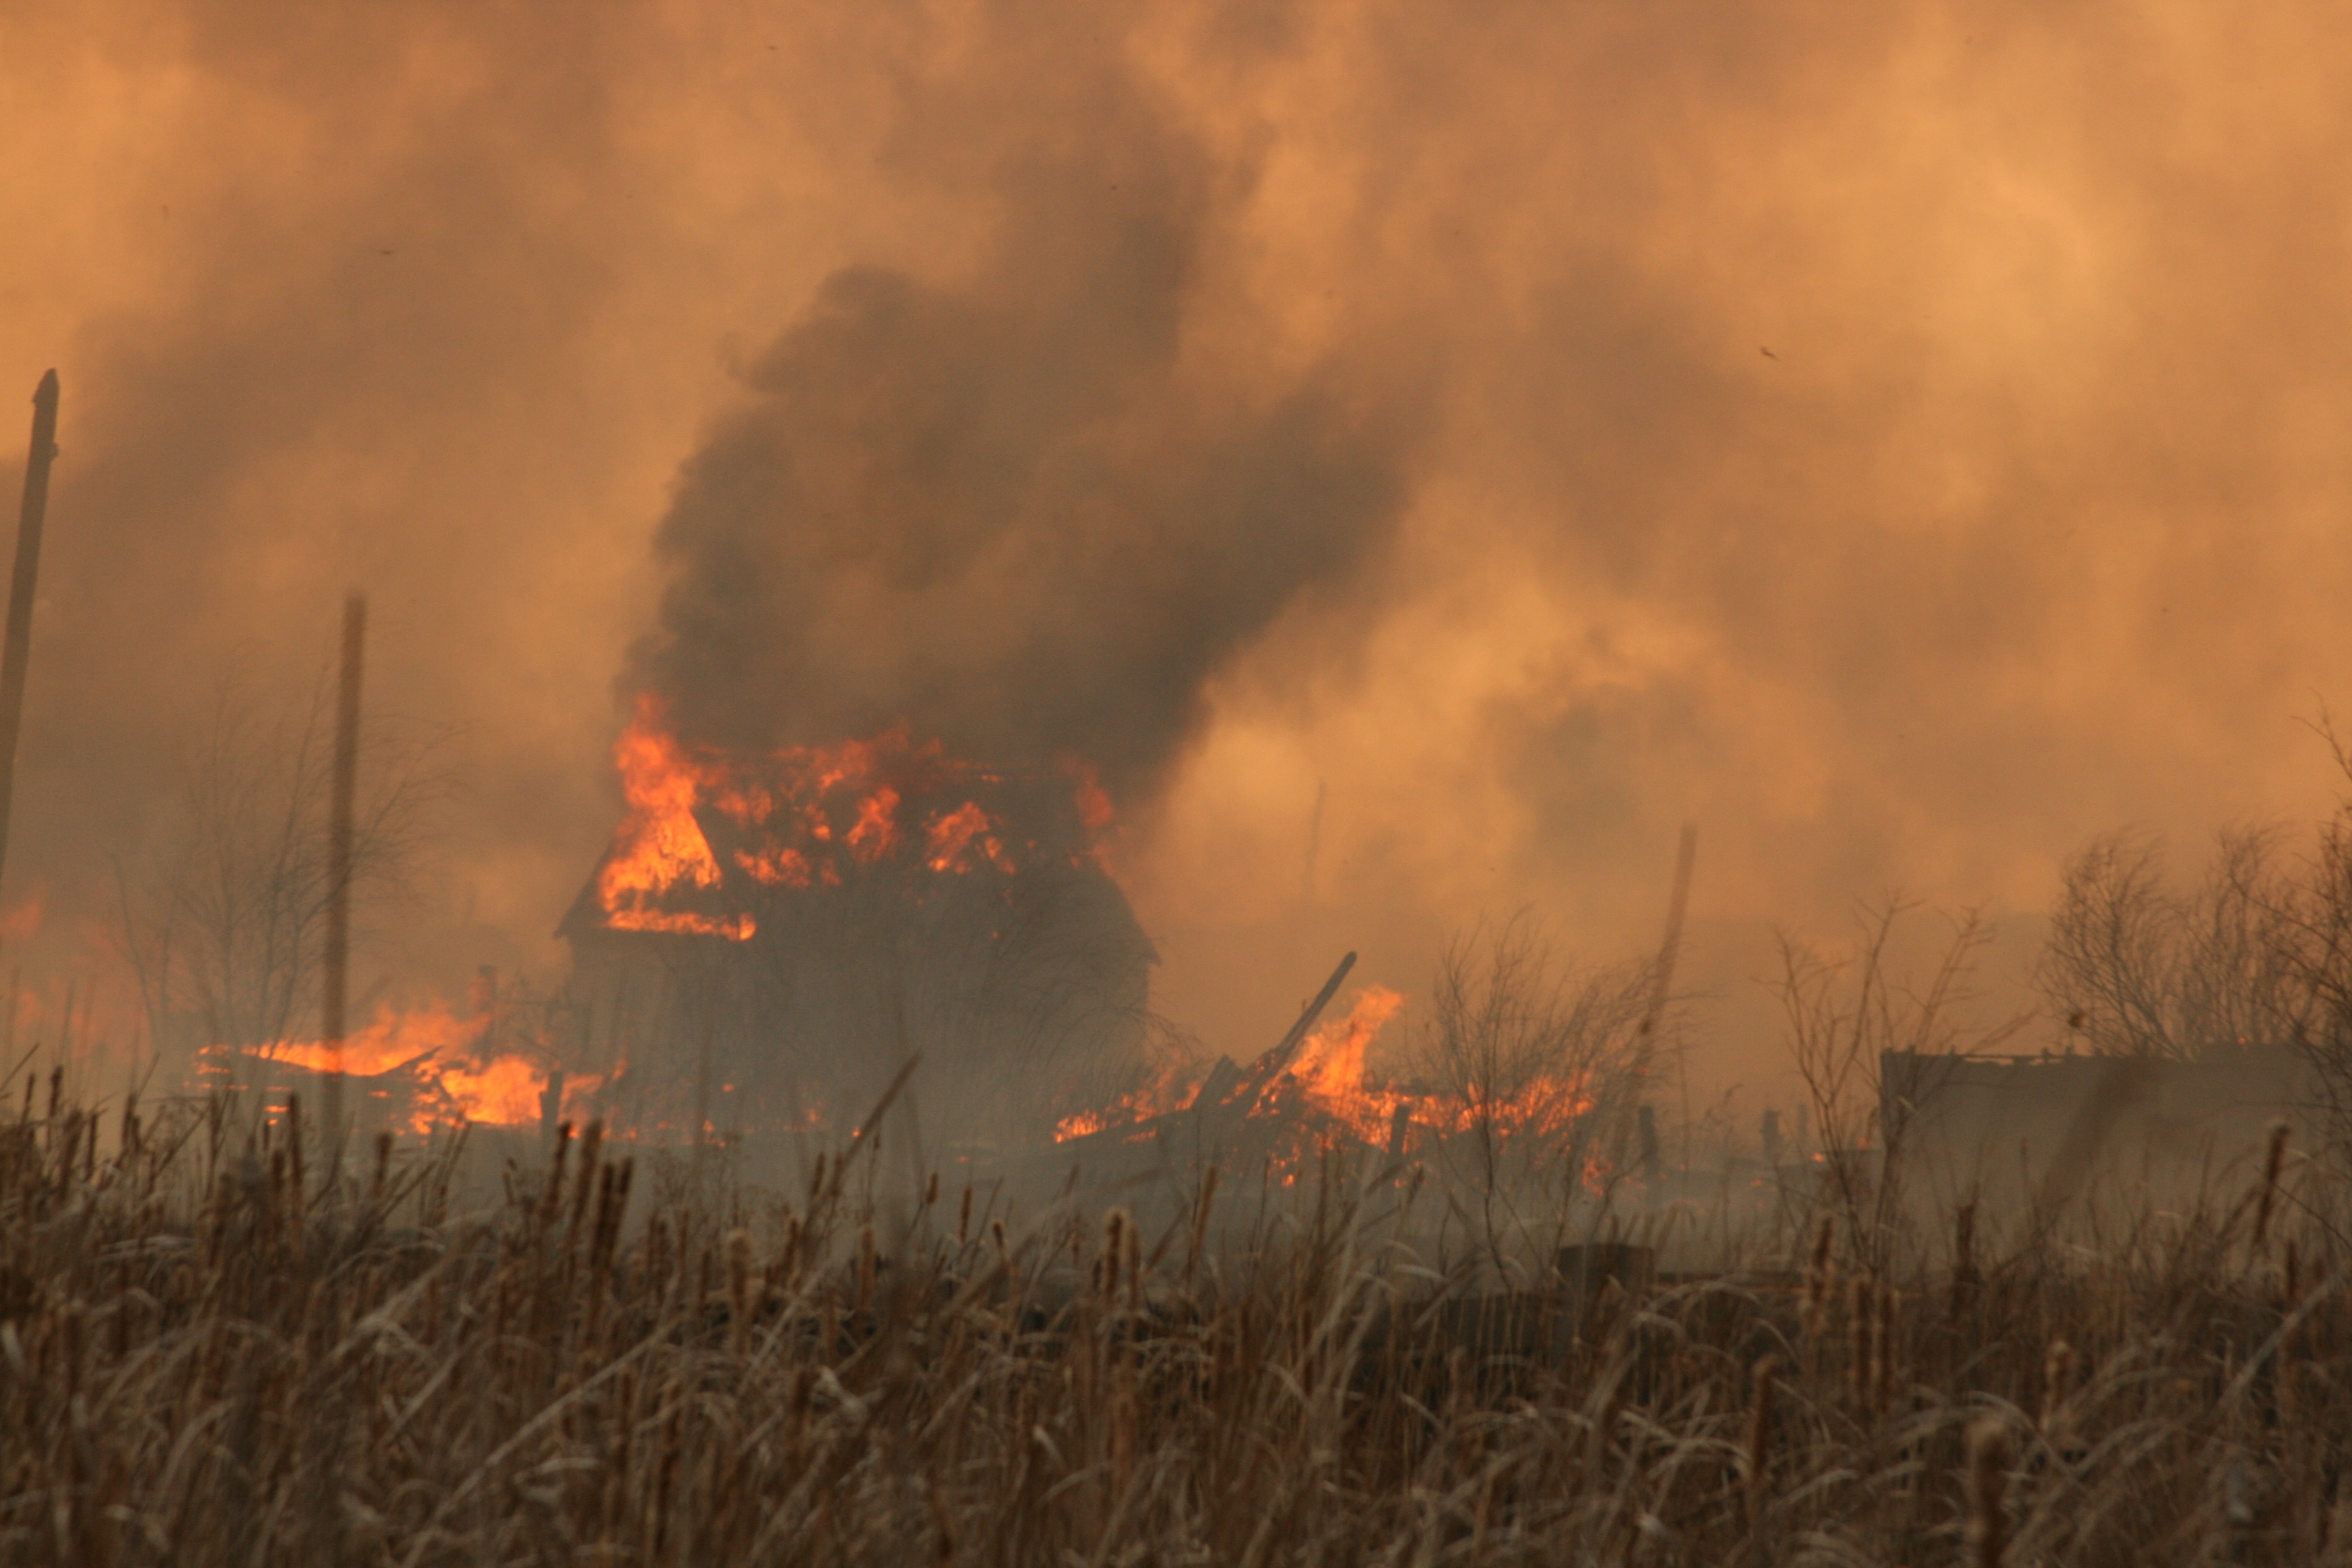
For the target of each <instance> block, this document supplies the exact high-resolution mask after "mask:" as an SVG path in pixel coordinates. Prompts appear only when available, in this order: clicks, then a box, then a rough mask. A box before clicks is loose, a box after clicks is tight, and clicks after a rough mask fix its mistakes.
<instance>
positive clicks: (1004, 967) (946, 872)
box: [558, 700, 1155, 1143]
mask: <svg viewBox="0 0 2352 1568" xmlns="http://www.w3.org/2000/svg"><path fill="white" fill-rule="evenodd" d="M616 757H617V760H618V763H619V766H620V773H621V781H622V787H623V792H624V795H625V799H626V802H627V816H625V819H624V821H623V823H622V825H621V826H620V828H619V829H618V831H617V832H616V833H615V835H614V840H613V843H612V845H611V847H610V848H609V849H608V850H607V851H606V853H605V855H604V858H603V860H602V861H601V862H600V863H599V864H598V866H597V868H596V869H595V872H594V874H593V876H592V877H591V878H590V879H589V881H588V885H587V886H586V887H585V888H584V889H583V890H582V892H581V894H580V897H579V899H578V900H577V901H576V902H575V903H574V904H573V906H572V910H571V911H570V913H569V914H567V915H566V916H565V918H564V920H563V921H562V925H561V926H560V927H559V928H558V933H559V934H560V935H562V937H564V938H565V939H566V940H567V941H568V942H569V943H570V945H571V949H572V963H573V978H572V995H573V997H574V999H575V1003H576V1004H577V1005H579V1007H580V1009H581V1016H582V1020H583V1023H582V1034H583V1038H582V1040H581V1041H580V1042H579V1044H578V1047H577V1048H576V1049H575V1051H574V1053H573V1055H574V1059H575V1060H580V1061H582V1062H583V1066H585V1067H588V1068H591V1069H593V1070H595V1071H598V1072H599V1073H601V1075H602V1076H603V1077H604V1079H606V1082H605V1086H604V1089H603V1090H602V1091H601V1092H600V1096H599V1099H600V1100H601V1102H602V1103H601V1104H600V1105H599V1107H598V1109H599V1110H601V1111H602V1112H603V1113H604V1114H606V1115H608V1116H611V1117H612V1118H614V1120H615V1121H618V1122H619V1123H621V1124H623V1125H635V1126H637V1127H640V1128H643V1129H646V1130H647V1131H658V1130H661V1129H664V1128H668V1129H673V1130H676V1131H688V1130H690V1129H695V1128H705V1127H707V1128H709V1129H710V1130H712V1131H717V1132H719V1133H721V1134H724V1133H727V1132H730V1131H739V1130H745V1129H754V1128H758V1129H773V1128H778V1127H803V1128H813V1129H829V1130H837V1131H845V1130H846V1129H847V1127H848V1126H849V1125H850V1124H851V1123H852V1122H854V1121H855V1120H856V1118H857V1117H859V1116H860V1115H862V1114H863V1113H864V1112H865V1111H866V1110H867V1109H868V1108H869V1107H870V1106H871V1104H872V1103H873V1102H874V1100H875V1099H876V1098H877V1097H878V1096H879V1095H880V1094H881V1093H883V1092H884V1090H885V1089H887V1085H888V1084H889V1082H890V1080H891V1079H892V1078H893V1077H895V1076H896V1075H897V1073H898V1070H899V1068H901V1067H902V1066H903V1064H904V1063H905V1062H906V1061H907V1060H908V1058H920V1061H921V1070H920V1074H919V1078H918V1079H917V1080H916V1093H917V1096H918V1103H919V1107H920V1112H919V1114H920V1125H922V1126H923V1128H924V1129H925V1131H926V1135H927V1136H931V1137H936V1138H938V1139H940V1140H941V1141H943V1142H983V1143H984V1142H995V1141H998V1140H1000V1139H1003V1138H1004V1137H1007V1136H1010V1137H1013V1138H1026V1137H1036V1136H1043V1135H1044V1134H1045V1131H1046V1129H1048V1128H1049V1127H1050V1125H1051V1122H1052V1111H1053V1108H1054V1107H1055V1106H1057V1105H1066V1104H1067V1103H1069V1102H1071V1100H1072V1099H1073V1097H1074V1096H1076V1097H1087V1096H1102V1095H1105V1094H1108V1093H1110V1092H1116V1089H1117V1087H1118V1084H1117V1079H1118V1075H1119V1074H1120V1073H1121V1072H1122V1071H1132V1070H1133V1069H1134V1068H1135V1067H1136V1066H1137V1065H1138V1063H1139V1059H1140V1052H1141V1047H1142V1044H1143V1040H1144V1026H1145V1013H1144V1007H1145V1002H1146V993H1147V988H1148V983H1149V979H1150V966H1151V964H1152V963H1153V962H1154V959H1155V954H1154V952H1153V950H1152V947H1151V944H1150V941H1149V940H1148V939H1147V938H1146V937H1145V935H1144V933H1143V931H1142V928H1141V927H1140V926H1139V924H1138V923H1137V921H1136V919H1135V916H1134V914H1133V912H1132V911H1131V910H1130V909H1129V906H1128V902H1127V899H1126V896H1125V894H1124V893H1123V892H1122V891H1121V890H1120V889H1119V887H1118V883H1117V882H1116V881H1114V880H1113V879H1111V877H1110V875H1109V873H1108V869H1107V844H1108V839H1107V834H1108V828H1109V826H1110V807H1109V803H1108V799H1107V798H1106V797H1105V796H1104V795H1103V794H1102V792H1101V790H1100V789H1099V788H1098V787H1097V785H1096V784H1094V782H1093V778H1092V775H1091V774H1090V773H1089V772H1088V771H1087V769H1086V768H1085V767H1084V766H1083V765H1081V764H1078V763H1070V764H1068V765H1066V766H1065V767H1061V768H1053V769H1035V770H1028V771H1012V770H1005V771H999V770H992V769H989V768H984V767H981V766H978V765H975V764H972V763H965V762H962V761H960V760H958V759H956V758H954V757H951V756H950V755H949V754H948V753H947V752H946V751H945V749H944V747H942V746H941V745H940V743H938V742H924V741H919V740H917V739H916V738H914V737H913V736H912V735H911V734H910V733H909V732H908V731H907V730H905V729H904V728H900V729H897V730H893V731H887V732H885V733H883V734H881V735H878V736H876V737H874V738H872V739H870V740H866V741H856V742H845V743H843V744H840V745H835V746H826V747H789V746H788V747H782V748H778V749H775V750H772V751H770V752H761V753H740V752H723V751H719V750H717V749H711V748H703V747H696V746H692V745H689V744H688V743H687V742H682V741H680V740H679V739H678V738H677V736H676V735H675V734H674V733H672V732H671V731H670V730H669V729H668V727H667V724H666V722H665V721H664V715H663V713H662V710H661V709H660V708H659V706H658V704H656V703H655V702H653V701H652V700H646V702H645V703H643V704H642V705H641V707H640V709H639V711H638V713H637V716H636V719H635V722H633V723H632V724H631V725H630V726H629V728H628V729H627V731H625V733H624V734H623V736H622V738H621V740H620V742H619V744H618V746H617V748H616Z"/></svg>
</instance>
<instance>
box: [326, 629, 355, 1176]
mask: <svg viewBox="0 0 2352 1568" xmlns="http://www.w3.org/2000/svg"><path fill="white" fill-rule="evenodd" d="M366 642H367V600H366V599H365V598H364V597H362V595H358V594H356V593H355V594H352V595H351V596H350V597H349V598H346V599H345V600H344V601H343V668H342V679H341V682H340V684H339V688H338V690H337V692H336V700H335V776H334V784H333V794H332V796H331V799H330V801H329V803H328V809H327V956H326V966H325V967H326V975H325V981H324V991H325V994H324V995H323V996H322V997H321V998H320V1007H319V1012H320V1029H321V1032H322V1033H323V1034H324V1035H325V1037H326V1043H327V1126H328V1129H329V1131H328V1138H329V1141H330V1143H329V1146H330V1148H331V1150H332V1154H331V1158H330V1161H329V1164H328V1169H329V1170H330V1171H331V1172H332V1173H337V1174H340V1173H341V1168H342V1152H343V1028H344V1019H343V994H344V988H345V986H346V984H347V983H348V981H349V977H350V973H351V955H352V815H353V810H354V805H355V802H356V799H357V796H358V794H359V773H360V656H361V654H362V650H363V649H364V647H365V646H366Z"/></svg>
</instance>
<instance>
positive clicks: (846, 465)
mask: <svg viewBox="0 0 2352 1568" xmlns="http://www.w3.org/2000/svg"><path fill="white" fill-rule="evenodd" d="M1095 87H1096V91H1095V92H1094V93H1093V94H1092V95H1090V96H1091V98H1092V99H1093V100H1094V102H1095V103H1096V104H1097V106H1098V111H1089V110H1087V108H1086V106H1083V105H1079V104H1074V103H1071V102H1068V101H1048V102H1047V103H1046V105H1045V113H1046V118H1045V120H1044V121H1043V122H1042V123H1031V122H1030V120H1029V117H1028V115H1027V114H1024V113H1023V112H1021V111H1019V110H1012V111H1009V112H1010V120H1011V123H1010V124H1009V125H1000V126H998V127H996V128H995V134H997V135H998V136H1000V137H1001V138H1002V142H1001V144H1000V145H1001V152H1000V154H999V155H1000V157H1001V158H1002V160H1003V163H1002V165H1001V166H1000V167H998V168H996V169H994V170H992V178H991V184H992V186H993V187H994V195H996V198H997V200H998V201H999V203H1000V204H1001V216H1000V217H999V220H998V223H999V238H998V240H997V243H996V245H995V247H994V251H993V254H992V255H991V256H990V257H989V258H988V259H987V261H986V262H985V263H984V264H983V265H982V267H981V268H978V269H977V276H975V277H974V278H972V279H970V280H969V281H967V282H965V283H962V284H961V285H960V286H959V285H945V286H943V285H940V284H934V283H930V282H927V281H924V280H922V279H918V278H915V277H912V276H910V275H908V273H907V272H905V271H902V270H898V269H894V268H880V267H854V268H845V269H843V270H842V271H839V272H837V273H835V275H834V276H832V277H831V278H829V279H826V280H825V281H824V284H823V286H822V287H821V288H820V289H819V290H818V294H817V299H816V300H815V303H814V306H813V307H812V308H811V310H809V312H808V314H807V315H806V316H805V317H804V318H803V320H802V321H800V322H798V323H797V324H796V325H794V326H793V327H792V328H791V329H790V330H789V331H786V332H785V333H784V334H783V335H782V337H781V338H779V339H778V340H777V341H776V342H775V343H774V344H773V345H772V347H770V348H769V349H768V350H767V351H766V352H765V353H762V354H761V356H760V357H759V358H758V359H757V360H756V361H755V362H754V363H752V364H751V366H750V368H749V369H748V370H747V371H746V372H745V374H744V381H745V382H746V384H748V387H749V389H750V392H751V401H750V403H749V405H748V406H747V407H744V408H742V409H740V410H739V411H738V412H735V413H733V414H732V415H730V416H729V417H727V418H726V419H725V420H724V421H723V422H722V423H721V425H720V426H719V429H718V431H717V433H716V434H715V435H714V436H713V437H712V438H711V439H710V440H709V442H708V443H706V444H705V445H704V446H703V447H702V448H701V449H700V450H699V451H698V452H697V453H696V454H695V456H694V457H693V458H691V459H690V460H688V463H687V464H686V466H685V469H684V474H683V478H682V480H681V483H680V486H679V489H678V494H677V500H676V501H675V502H674V504H673V505H672V507H671V509H670V511H669V514H668V516H667V519H666V520H665V521H663V523H662V526H661V530H660V532H659V534H658V536H657V540H656V551H657V553H658V555H659V557H660V559H661V561H662V563H664V565H665V566H667V568H668V569H669V571H670V573H671V574H672V581H671V584H670V586H669V588H668V591H667V594H666V595H664V597H663V600H662V606H661V624H660V629H659V632H658V633H657V635H656V636H655V637H653V638H651V639H650V640H649V641H647V642H646V644H644V645H643V646H642V647H640V648H639V649H638V650H637V654H636V658H635V660H634V664H633V669H632V673H631V682H632V684H640V685H643V686H646V687H649V688H650V689H653V690H654V691H656V692H658V693H660V694H661V695H663V696H664V697H665V698H667V700H668V704H669V708H670V712H671V715H672V717H673V718H674V720H675V721H677V724H678V725H679V727H680V728H681V730H682V731H684V732H685V733H686V734H687V735H688V736H689V737H691V738H693V739H697V740H701V741H714V742H721V743H724V744H729V745H733V746H740V747H753V746H766V745H770V744H773V743H777V742H790V743H823V742H833V741H837V740H840V739H842V738H844V737H847V736H858V735H866V734H870V733H872V732H874V731H878V730H880V729H882V728H884V727H886V726H888V725H891V724H895V723H898V722H902V721H907V722H911V723H912V725H913V727H914V729H915V731H916V732H917V733H918V734H919V735H925V736H938V737H940V738H942V739H944V740H946V741H947V742H948V743H949V745H950V749H951V750H953V751H955V752H958V753H960V754H962V755H966V756H971V757H974V758H977V759H981V760H982V761H985V762H990V763H1037V762H1045V761H1050V760H1053V759H1055V758H1057V757H1063V756H1076V757H1081V758H1084V759H1085V760H1086V761H1087V762H1088V763H1092V764H1094V765H1095V766H1096V767H1097V768H1098V769H1100V770H1101V772H1102V775H1103V777H1104V780H1105V782H1106V783H1107V784H1108V785H1109V786H1110V787H1111V788H1112V790H1113V792H1114V794H1119V795H1124V794H1128V793H1130V792H1132V791H1133V790H1134V789H1135V788H1136V786H1139V785H1147V784H1150V783H1151V782H1153V781H1155V780H1156V779H1157V778H1158V777H1159V776H1160V773H1161V771H1162V770H1163V769H1164V768H1165V767H1166V766H1167V764H1168V763H1169V761H1170V759H1171V756H1172V755H1173V754H1174V752H1176V750H1177V748H1178V746H1179V744H1180V743H1181V741H1182V740H1183V738H1184V736H1185V734H1186V732H1187V731H1188V730H1189V729H1191V727H1192V725H1193V724H1194V723H1196V722H1197V721H1198V720H1199V718H1200V716H1201V711H1202V683H1203V682H1204V681H1205V680H1206V679H1208V677H1210V676H1211V675H1212V674H1213V673H1214V672H1215V671H1216V670H1217V669H1218V668H1220V667H1221V666H1222V665H1223V663H1224V662H1225V661H1226V660H1227V659H1228V658H1231V657H1232V656H1233V655H1234V654H1235V653H1236V652H1237V651H1238V650H1241V649H1243V648H1244V647H1247V646H1248V644H1249V643H1250V642H1251V640H1252V639H1253V638H1255V637H1256V636H1258V635H1259V634H1260V633H1262V632H1263V631H1264V630H1265V627H1266V626H1267V625H1268V624H1269V623H1270V622H1271V621H1272V620H1273V619H1274V618H1275V617H1276V615H1277V614H1279V613H1280V612H1281V611H1282V609H1283V608H1284V607H1285V606H1286V605H1288V604H1289V603H1290V602H1291V601H1292V600H1293V599H1294V598H1296V597H1297V595H1299V594H1300V593H1301V592H1302V591H1303V590H1305V589H1307V588H1308V587H1310V586H1312V585H1314V584H1318V583H1322V584H1339V583H1345V582H1346V581H1347V580H1349V578H1350V577H1351V576H1352V575H1353V574H1355V573H1356V571H1357V570H1358V568H1359V567H1360V565H1361V564H1362V563H1363V562H1364V560H1365V558H1366V556H1367V554H1368V553H1369V552H1371V551H1372V550H1373V549H1374V548H1375V547H1376V546H1377V545H1378V544H1379V543H1380V542H1381V540H1382V539H1383V538H1384V537H1385V535H1386V534H1387V533H1388V531H1389V530H1390V529H1391V525H1392V524H1393V522H1394V521H1395V519H1396V516H1397V509H1398V505H1399V502H1400V500H1402V489H1403V476H1402V462H1403V457H1404V453H1403V450H1402V447H1401V445H1400V444H1399V442H1398V440H1397V439H1396V432H1394V431H1393V430H1387V429H1382V428H1381V427H1380V425H1379V422H1378V421H1377V420H1376V419H1375V418H1374V417H1372V416H1371V415H1370V411H1368V410H1366V409H1365V408H1363V407H1362V406H1360V399H1359V400H1358V405H1356V406H1351V405H1350V403H1349V400H1348V399H1346V398H1344V397H1343V396H1342V395H1341V394H1340V389H1339V378H1338V377H1337V376H1336V375H1334V374H1331V372H1330V370H1329V369H1328V367H1327V366H1308V367H1305V368H1304V369H1303V370H1302V371H1301V372H1299V373H1297V374H1289V375H1278V376H1275V377H1261V378H1259V379H1258V380H1257V381H1256V383H1255V384H1252V385H1248V386H1241V385H1236V384H1233V383H1232V381H1231V380H1230V379H1228V378H1225V377H1222V376H1220V375H1219V374H1217V373H1216V370H1215V368H1214V367H1212V368H1210V369H1208V370H1206V371H1204V370H1203V369H1202V368H1201V367H1199V366H1198V365H1188V364H1187V363H1186V362H1185V353H1186V349H1187V346H1188V344H1187V328H1188V326H1189V325H1191V324H1192V323H1191V322H1190V321H1189V319H1188V310H1189V307H1190V306H1191V304H1192V298H1193V295H1194V292H1195V290H1196V289H1198V288H1199V287H1200V265H1199V256H1198V252H1199V249H1200V247H1201V245H1202V238H1203V234H1204V231H1205V229H1206V228H1207V226H1209V224H1210V223H1211V221H1212V218H1213V213H1212V211H1211V210H1210V208H1209V197H1208V186H1209V184H1210V174H1211V171H1210V169H1209V166H1208V159H1207V156H1206V153H1205V152H1204V150H1203V149H1202V148H1201V147H1199V146H1198V145H1197V144H1195V143H1194V142H1192V141H1191V140H1190V139H1189V138H1186V137H1184V136H1182V135H1180V134H1178V133H1176V132H1172V131H1171V130H1170V129H1168V128H1167V127H1165V126H1163V125H1162V124H1160V122H1159V121H1158V117H1157V115H1156V114H1154V113H1153V112H1152V111H1151V110H1149V109H1147V108H1145V107H1143V103H1144V102H1145V101H1146V100H1145V98H1144V95H1143V93H1142V86H1141V84H1139V83H1137V82H1134V81H1131V80H1121V79H1116V78H1107V79H1103V80H1100V81H1098V82H1097V83H1095ZM1064 91H1065V93H1066V92H1067V84H1065V85H1064ZM1031 112H1034V110H1032V111H1031ZM1078 121H1083V122H1085V123H1087V125H1088V126H1089V134H1088V135H1087V136H1086V137H1085V138H1083V139H1074V138H1071V137H1069V136H1068V135H1067V134H1066V133H1067V132H1068V131H1069V129H1070V128H1071V126H1072V124H1073V123H1074V122H1078Z"/></svg>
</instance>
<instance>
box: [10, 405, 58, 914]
mask: <svg viewBox="0 0 2352 1568" xmlns="http://www.w3.org/2000/svg"><path fill="white" fill-rule="evenodd" d="M57 455H58V373H57V372H56V371H54V370H53V371H51V372H49V374H47V375H45V376H43V377H41V384H40V385H39V387H37V389H35V391H34V393H33V446H32V450H31V451H30V452H29V453H28V454H27V455H26V458H25V505H24V509H23V510H21V511H20V512H18V513H17V522H16V577H15V578H14V579H13V580H12V581H11V582H10V584H9V586H8V632H7V638H8V640H7V647H6V650H5V653H0V874H5V869H6V867H7V863H8V817H9V812H10V809H11V807H13V806H14V805H15V804H16V734H17V731H18V730H19V728H20V727H21V726H22V725H23V723H24V719H25V665H26V660H27V659H29V658H31V657H32V652H33V592H34V589H35V587H36V586H37V584H38V583H39V580H40V575H41V523H42V521H44V520H45V519H46V518H47V515H48V510H49V463H50V460H51V459H52V458H56V457H57Z"/></svg>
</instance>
